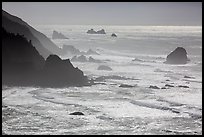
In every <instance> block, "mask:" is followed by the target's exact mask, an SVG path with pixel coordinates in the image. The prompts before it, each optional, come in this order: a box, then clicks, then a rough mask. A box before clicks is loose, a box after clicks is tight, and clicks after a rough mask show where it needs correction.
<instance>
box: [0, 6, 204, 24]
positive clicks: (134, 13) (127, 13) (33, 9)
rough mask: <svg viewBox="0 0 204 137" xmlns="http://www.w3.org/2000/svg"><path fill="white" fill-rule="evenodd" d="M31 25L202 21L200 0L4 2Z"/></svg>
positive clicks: (5, 7)
mask: <svg viewBox="0 0 204 137" xmlns="http://www.w3.org/2000/svg"><path fill="white" fill-rule="evenodd" d="M2 9H4V10H5V11H7V12H9V13H11V14H13V15H16V16H18V17H20V18H22V19H23V20H25V21H26V22H28V23H29V24H31V25H43V24H45V25H46V24H52V25H58V24H64V25H67V24H70V25H202V3H201V2H163V3H161V2H2Z"/></svg>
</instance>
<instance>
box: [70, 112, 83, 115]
mask: <svg viewBox="0 0 204 137" xmlns="http://www.w3.org/2000/svg"><path fill="white" fill-rule="evenodd" d="M69 115H84V113H82V112H73V113H70V114H69Z"/></svg>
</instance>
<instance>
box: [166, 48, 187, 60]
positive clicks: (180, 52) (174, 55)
mask: <svg viewBox="0 0 204 137" xmlns="http://www.w3.org/2000/svg"><path fill="white" fill-rule="evenodd" d="M188 61H189V59H188V58H187V52H186V50H185V49H184V48H183V47H177V48H176V49H175V50H174V51H173V52H171V53H170V54H169V55H168V56H167V58H166V61H165V62H164V63H167V64H186V63H187V62H188Z"/></svg>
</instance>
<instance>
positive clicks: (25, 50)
mask: <svg viewBox="0 0 204 137" xmlns="http://www.w3.org/2000/svg"><path fill="white" fill-rule="evenodd" d="M87 80H88V79H87V77H86V76H84V74H83V72H82V71H81V70H79V69H78V68H74V66H73V65H72V64H71V62H70V61H69V59H67V60H62V59H60V58H59V57H58V56H57V55H50V56H49V57H48V58H47V59H46V60H44V58H43V57H42V56H41V55H40V54H39V53H38V51H37V50H36V48H35V47H33V45H32V41H27V39H26V38H25V37H24V36H22V35H19V34H17V35H15V34H13V33H8V32H6V30H5V29H4V28H2V84H5V85H12V86H45V87H66V86H82V85H85V84H87Z"/></svg>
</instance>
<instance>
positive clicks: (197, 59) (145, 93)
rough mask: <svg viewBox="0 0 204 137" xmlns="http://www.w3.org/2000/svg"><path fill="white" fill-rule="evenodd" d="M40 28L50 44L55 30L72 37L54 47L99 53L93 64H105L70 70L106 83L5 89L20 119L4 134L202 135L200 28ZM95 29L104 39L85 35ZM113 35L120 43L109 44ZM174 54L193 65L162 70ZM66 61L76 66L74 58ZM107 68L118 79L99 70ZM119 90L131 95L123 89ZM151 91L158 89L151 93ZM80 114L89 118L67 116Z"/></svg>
mask: <svg viewBox="0 0 204 137" xmlns="http://www.w3.org/2000/svg"><path fill="white" fill-rule="evenodd" d="M35 28H36V29H37V30H38V31H41V32H42V33H44V34H45V35H46V36H48V37H49V38H50V39H52V32H53V31H54V30H56V31H58V32H61V33H62V34H64V35H65V36H66V37H68V38H69V39H52V41H53V42H54V43H55V44H56V45H57V46H59V47H62V46H63V45H64V44H65V45H72V46H74V47H75V48H77V49H79V50H80V51H87V50H88V49H92V50H94V51H97V52H98V53H99V54H100V55H87V56H92V57H93V58H94V59H98V60H102V61H104V62H103V63H92V62H72V63H73V65H74V66H75V67H78V68H79V69H81V70H82V71H83V72H84V74H85V75H87V76H88V77H89V78H94V79H95V78H99V77H105V80H104V81H100V82H102V83H103V84H98V85H93V86H90V87H69V88H39V87H33V88H24V87H15V88H9V87H4V89H3V91H2V98H3V99H4V103H5V104H6V105H9V106H10V109H11V111H14V112H15V113H16V115H17V116H18V117H19V118H14V119H12V120H10V121H7V122H4V123H3V126H4V131H6V133H10V134H65V135H67V134H191V135H192V134H202V26H93V25H90V26H88V25H85V26H83V25H81V26H79V25H67V26H66V25H44V26H42V25H41V26H36V27H35ZM91 28H93V29H94V30H100V29H104V30H105V31H106V34H105V35H102V34H99V35H95V34H87V33H86V32H87V30H89V29H91ZM112 33H115V34H116V35H117V37H116V38H115V37H111V34H112ZM176 47H184V48H185V49H186V51H187V55H188V57H189V59H190V62H189V63H188V64H183V65H170V64H164V63H163V62H164V61H165V60H166V56H167V55H168V54H169V53H170V52H171V51H173V50H174V49H175V48H176ZM61 57H62V58H64V59H67V58H69V59H71V58H72V57H73V55H70V54H67V55H64V56H61ZM133 59H136V60H135V61H132V60H133ZM101 64H103V65H107V66H109V67H111V68H112V71H105V70H98V69H97V68H98V66H99V65H101ZM185 76H189V77H192V78H185ZM121 84H127V85H131V86H132V88H123V87H120V85H121ZM166 84H169V85H173V87H167V86H165V85H166ZM150 85H153V86H158V87H159V89H151V88H149V87H150ZM181 85H182V86H188V87H189V88H182V87H179V86H181ZM162 87H165V89H162ZM14 108H15V109H14ZM4 109H6V108H3V109H2V110H4ZM13 109H14V110H13ZM74 111H80V112H83V113H84V114H85V115H84V116H71V115H69V113H71V112H74ZM14 112H13V113H14ZM28 121H29V122H28ZM28 123H32V124H28ZM12 125H15V126H12ZM31 125H32V127H31ZM41 125H43V126H41Z"/></svg>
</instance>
